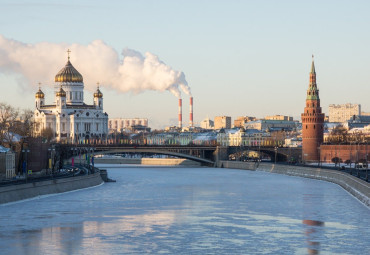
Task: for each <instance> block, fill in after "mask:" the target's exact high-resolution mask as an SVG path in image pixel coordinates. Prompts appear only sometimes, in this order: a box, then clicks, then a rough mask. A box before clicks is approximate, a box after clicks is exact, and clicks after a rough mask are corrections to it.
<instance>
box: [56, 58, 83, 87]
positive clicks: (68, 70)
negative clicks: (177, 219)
mask: <svg viewBox="0 0 370 255" xmlns="http://www.w3.org/2000/svg"><path fill="white" fill-rule="evenodd" d="M55 82H83V77H82V75H81V74H80V73H79V72H78V71H77V70H76V68H74V67H73V65H72V64H71V62H70V61H69V57H68V62H67V64H66V65H65V67H63V68H62V70H60V71H59V73H57V75H55Z"/></svg>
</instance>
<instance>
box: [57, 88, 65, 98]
mask: <svg viewBox="0 0 370 255" xmlns="http://www.w3.org/2000/svg"><path fill="white" fill-rule="evenodd" d="M66 96H67V94H66V92H65V91H64V89H62V87H60V90H59V91H58V92H57V97H66Z"/></svg>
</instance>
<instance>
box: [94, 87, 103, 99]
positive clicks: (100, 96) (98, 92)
mask: <svg viewBox="0 0 370 255" xmlns="http://www.w3.org/2000/svg"><path fill="white" fill-rule="evenodd" d="M94 97H98V98H102V97H103V93H101V91H100V89H99V87H98V88H97V89H96V91H95V93H94Z"/></svg>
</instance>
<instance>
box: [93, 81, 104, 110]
mask: <svg viewBox="0 0 370 255" xmlns="http://www.w3.org/2000/svg"><path fill="white" fill-rule="evenodd" d="M97 85H98V87H97V89H96V91H95V93H94V105H95V107H96V109H103V93H101V91H100V89H99V82H98V83H97Z"/></svg>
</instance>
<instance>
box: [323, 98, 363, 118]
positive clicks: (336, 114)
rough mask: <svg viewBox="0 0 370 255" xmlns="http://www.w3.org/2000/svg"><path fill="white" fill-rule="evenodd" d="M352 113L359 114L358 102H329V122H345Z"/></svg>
mask: <svg viewBox="0 0 370 255" xmlns="http://www.w3.org/2000/svg"><path fill="white" fill-rule="evenodd" d="M353 115H361V105H360V104H350V103H348V104H330V105H329V122H346V121H348V120H349V119H350V118H351V117H352V116H353Z"/></svg>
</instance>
